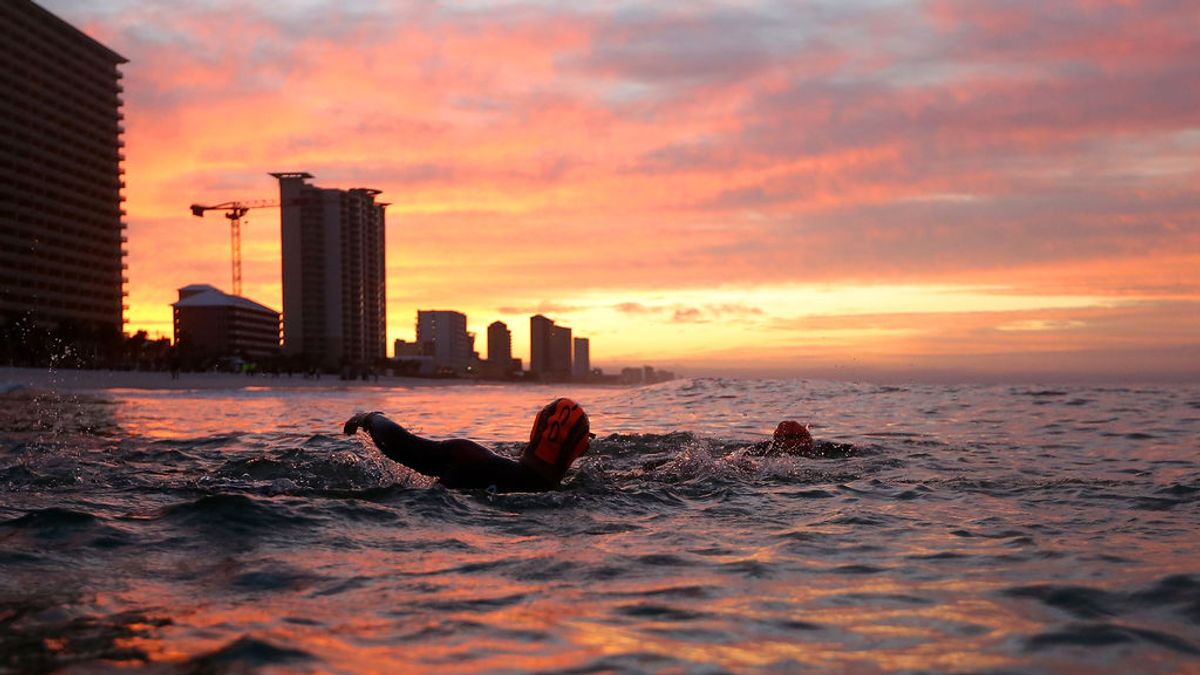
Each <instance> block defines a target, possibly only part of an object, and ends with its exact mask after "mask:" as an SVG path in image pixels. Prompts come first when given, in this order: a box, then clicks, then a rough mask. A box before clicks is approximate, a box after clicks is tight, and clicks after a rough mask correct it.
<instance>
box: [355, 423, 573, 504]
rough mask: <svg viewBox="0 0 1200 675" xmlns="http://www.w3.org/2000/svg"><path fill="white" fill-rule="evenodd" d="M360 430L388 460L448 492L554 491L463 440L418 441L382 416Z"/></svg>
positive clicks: (544, 482) (525, 471)
mask: <svg viewBox="0 0 1200 675" xmlns="http://www.w3.org/2000/svg"><path fill="white" fill-rule="evenodd" d="M362 427H363V429H365V430H366V431H367V433H369V434H370V435H371V440H373V441H375V445H376V446H377V447H378V448H379V451H380V452H382V453H383V454H384V455H386V456H387V457H388V459H391V460H394V461H396V462H399V463H401V464H403V465H404V466H407V467H408V468H410V469H412V470H413V471H416V472H417V473H421V474H425V475H426V476H434V477H436V478H437V479H438V481H439V482H440V483H441V484H442V485H445V486H446V487H448V488H453V489H457V490H475V489H478V490H486V489H494V490H496V491H497V492H544V491H546V490H553V489H554V488H555V487H557V485H556V484H555V483H551V482H550V481H549V480H547V479H545V478H543V477H542V476H540V475H539V474H538V473H537V472H535V471H534V470H533V469H530V468H529V467H527V466H525V465H524V464H521V463H520V462H517V461H515V460H512V459H509V458H507V457H501V456H500V455H497V454H496V453H494V452H492V451H491V450H488V449H487V448H485V447H483V446H482V445H480V444H478V443H476V442H474V441H469V440H467V439H465V438H455V439H452V440H448V441H434V440H430V439H428V438H421V437H420V436H417V435H415V434H412V433H410V432H408V431H407V430H406V429H404V427H401V426H400V425H399V424H396V423H395V422H393V421H391V420H389V419H388V418H386V417H384V416H382V415H370V416H368V417H367V418H366V419H365V420H363V423H362Z"/></svg>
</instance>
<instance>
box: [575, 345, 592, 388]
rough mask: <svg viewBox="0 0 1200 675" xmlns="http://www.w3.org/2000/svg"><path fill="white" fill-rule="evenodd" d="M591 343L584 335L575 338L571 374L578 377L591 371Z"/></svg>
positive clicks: (584, 375)
mask: <svg viewBox="0 0 1200 675" xmlns="http://www.w3.org/2000/svg"><path fill="white" fill-rule="evenodd" d="M591 351H592V345H591V341H590V340H588V339H587V338H584V337H577V338H575V363H574V366H573V367H572V368H571V376H572V377H574V378H576V379H579V378H584V377H587V376H588V375H589V374H590V373H591V372H592V354H591Z"/></svg>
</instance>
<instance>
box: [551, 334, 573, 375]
mask: <svg viewBox="0 0 1200 675" xmlns="http://www.w3.org/2000/svg"><path fill="white" fill-rule="evenodd" d="M550 373H551V375H553V376H554V377H556V378H561V379H567V378H569V377H570V376H571V329H570V328H567V327H566V326H559V325H555V326H553V327H551V329H550Z"/></svg>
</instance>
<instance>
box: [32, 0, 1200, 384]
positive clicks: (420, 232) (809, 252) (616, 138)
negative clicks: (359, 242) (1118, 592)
mask: <svg viewBox="0 0 1200 675" xmlns="http://www.w3.org/2000/svg"><path fill="white" fill-rule="evenodd" d="M42 4H44V5H45V6H46V7H47V8H48V9H50V10H51V11H53V12H54V13H56V14H57V15H59V16H61V17H63V18H64V19H66V20H68V21H70V22H71V23H73V24H74V25H76V26H78V27H80V28H81V29H83V30H84V31H85V32H87V33H88V34H90V35H92V36H93V37H95V38H96V39H98V40H100V41H101V42H103V43H104V44H105V45H107V46H108V47H110V48H112V49H114V50H115V51H117V52H119V53H121V54H123V55H124V56H126V57H128V58H129V59H130V63H128V64H126V65H125V66H124V67H123V72H124V74H125V78H124V86H125V99H126V103H125V116H126V129H127V130H126V134H125V141H126V155H127V160H126V162H125V165H124V166H125V169H126V182H127V185H128V187H127V189H126V191H125V195H126V197H127V205H126V208H127V211H128V214H129V215H128V217H127V221H128V223H129V244H128V247H129V254H130V255H129V263H130V270H129V277H130V284H129V285H128V287H127V288H128V290H129V291H130V297H129V304H130V310H129V312H128V313H127V318H128V319H129V324H128V329H129V330H130V331H133V330H138V329H145V330H148V331H149V332H150V333H151V334H152V335H166V336H170V328H171V316H170V306H169V305H170V303H171V302H173V301H174V300H175V299H176V294H175V291H176V289H177V288H179V287H182V286H185V285H187V284H190V283H209V284H212V285H214V286H217V287H218V288H222V289H223V290H226V291H229V290H231V289H230V288H229V242H228V224H227V221H225V219H223V218H220V217H219V216H218V215H217V214H210V215H209V216H208V217H206V218H204V219H198V218H194V217H192V216H191V215H190V213H189V212H188V209H187V206H188V205H189V204H191V203H193V202H205V203H217V202H223V201H228V200H233V199H256V198H268V199H271V198H275V197H277V196H278V191H277V187H276V183H275V181H274V179H272V178H271V177H270V176H268V175H267V174H268V172H271V171H288V170H298V171H308V172H310V173H312V174H313V175H314V176H315V179H314V181H313V182H314V183H315V184H316V185H320V186H323V187H339V188H350V187H373V188H378V189H381V190H383V194H382V195H381V199H382V200H383V201H386V202H390V203H391V206H390V207H389V208H388V231H387V236H388V251H387V265H388V334H389V355H390V352H391V341H392V340H393V339H396V338H404V339H411V338H412V337H413V324H414V322H415V319H416V311H417V310H418V309H456V310H458V311H462V312H464V313H466V314H467V316H468V320H469V328H470V330H472V331H474V332H475V333H476V334H477V335H478V337H477V343H476V347H477V349H478V350H479V351H480V352H481V354H482V353H485V352H486V326H487V325H488V324H489V323H491V322H492V321H495V320H501V321H505V322H506V323H507V324H508V325H509V328H510V329H511V330H512V332H513V338H514V345H513V349H514V356H520V357H521V358H523V359H528V317H529V315H530V314H533V313H535V312H539V311H540V312H541V313H544V314H546V315H547V316H549V317H551V318H552V319H555V320H556V321H558V322H559V323H562V324H565V325H568V326H571V327H572V328H573V329H574V330H575V334H576V335H578V336H585V337H590V338H591V339H592V359H593V362H594V363H596V364H598V365H601V366H603V367H607V368H612V367H618V366H621V365H631V366H636V365H641V364H642V363H650V364H652V365H656V366H662V367H666V368H671V367H676V368H681V369H683V370H684V371H685V372H687V373H688V374H705V373H748V374H771V373H779V374H784V375H800V376H804V375H813V376H829V375H837V374H838V373H845V374H847V375H848V376H858V375H871V374H873V373H894V374H901V375H904V376H907V377H912V378H914V379H922V378H923V377H925V376H927V375H928V374H930V373H949V372H960V373H974V374H977V375H989V374H990V375H999V374H1003V373H1004V372H1006V371H1011V372H1014V373H1018V372H1019V373H1025V374H1031V375H1036V374H1039V373H1044V374H1046V376H1047V377H1048V378H1051V379H1052V378H1053V377H1075V376H1080V375H1087V374H1091V375H1096V376H1097V377H1109V378H1121V379H1131V378H1132V379H1136V378H1137V377H1139V376H1144V377H1148V378H1157V377H1178V378H1185V377H1191V378H1195V377H1200V340H1198V337H1200V318H1197V317H1200V311H1198V310H1200V271H1198V270H1200V219H1198V218H1197V216H1198V215H1200V201H1198V200H1197V199H1196V196H1195V194H1196V193H1195V186H1196V185H1197V184H1198V181H1197V179H1198V178H1200V162H1197V160H1196V157H1198V156H1200V116H1198V115H1197V113H1196V111H1197V110H1200V92H1198V91H1197V88H1196V87H1195V86H1194V82H1195V81H1196V80H1197V76H1198V75H1200V70H1198V67H1197V65H1196V64H1197V63H1200V38H1197V36H1198V35H1200V15H1197V13H1196V12H1195V9H1194V7H1192V6H1191V5H1190V4H1189V3H1187V2H1182V1H1171V0H1161V1H1150V0H1148V1H1144V2H1139V1H1132V0H1131V1H1127V2H1100V1H1096V0H1071V1H1069V2H1064V3H1057V4H1055V5H1054V6H1053V7H1049V6H1043V4H1042V3H1035V2H1032V1H1028V2H1026V1H1024V0H1021V1H1018V2H970V3H968V2H953V1H949V0H930V1H923V2H918V1H911V2H886V3H881V2H869V1H865V0H864V1H861V2H833V1H832V0H830V1H827V2H813V3H807V4H804V5H801V6H792V5H790V4H777V3H773V2H769V1H767V0H763V1H762V2H758V3H721V2H714V3H702V4H700V5H695V6H689V7H687V8H674V7H672V8H656V7H643V6H641V5H633V4H631V5H616V6H612V5H609V4H604V3H598V4H587V3H584V4H572V5H571V7H570V8H569V9H568V8H563V7H560V6H558V5H555V4H551V3H538V2H514V3H473V4H470V5H457V6H453V7H446V6H440V5H430V4H424V3H412V4H407V3H401V4H396V3H387V2H377V1H375V0H360V1H357V2H349V3H340V4H338V5H336V6H325V5H322V4H320V3H315V2H310V3H301V4H294V3H289V4H288V5H286V6H280V5H279V4H278V3H232V2H230V1H227V0H205V1H203V2H193V3H186V4H184V3H179V4H174V3H172V4H164V3H158V2H149V1H147V0H123V2H120V3H107V4H105V5H103V6H78V5H77V3H71V2H67V0H44V1H43V3H42ZM278 236H279V220H278V211H269V210H262V211H251V212H250V214H249V216H248V217H247V218H246V221H245V225H244V229H243V257H244V268H243V274H244V279H245V288H244V295H246V296H247V297H249V298H252V299H254V300H256V301H258V302H261V303H263V304H266V305H268V306H271V307H274V308H279V307H280V306H281V301H280V282H279V241H278ZM175 252H186V255H183V256H178V257H177V256H176V255H174V253H175Z"/></svg>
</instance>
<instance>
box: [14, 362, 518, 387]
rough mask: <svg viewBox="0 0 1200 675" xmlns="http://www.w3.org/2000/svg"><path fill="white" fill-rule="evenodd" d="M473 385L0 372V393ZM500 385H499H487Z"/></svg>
mask: <svg viewBox="0 0 1200 675" xmlns="http://www.w3.org/2000/svg"><path fill="white" fill-rule="evenodd" d="M473 384H476V383H475V382H474V381H471V380H432V379H423V378H415V377H391V376H384V375H381V376H380V377H379V380H378V381H376V380H374V379H372V380H367V381H363V380H353V381H346V380H341V379H338V377H337V376H336V375H322V376H321V379H319V380H317V379H305V378H304V377H303V376H301V375H299V374H296V375H293V376H292V377H288V376H287V375H281V376H279V377H272V376H270V375H255V376H246V375H234V374H230V373H180V375H179V379H177V380H176V379H171V374H170V373H167V372H161V373H159V372H141V371H118V370H48V369H45V368H0V393H2V392H5V391H7V390H11V389H15V388H18V387H35V388H38V389H48V390H51V391H57V390H69V391H88V390H96V391H99V390H105V389H181V390H182V389H244V388H246V387H272V388H276V387H278V388H297V389H299V388H311V389H342V388H348V387H447V386H469V385H473ZM488 384H501V383H495V382H493V383H488Z"/></svg>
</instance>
